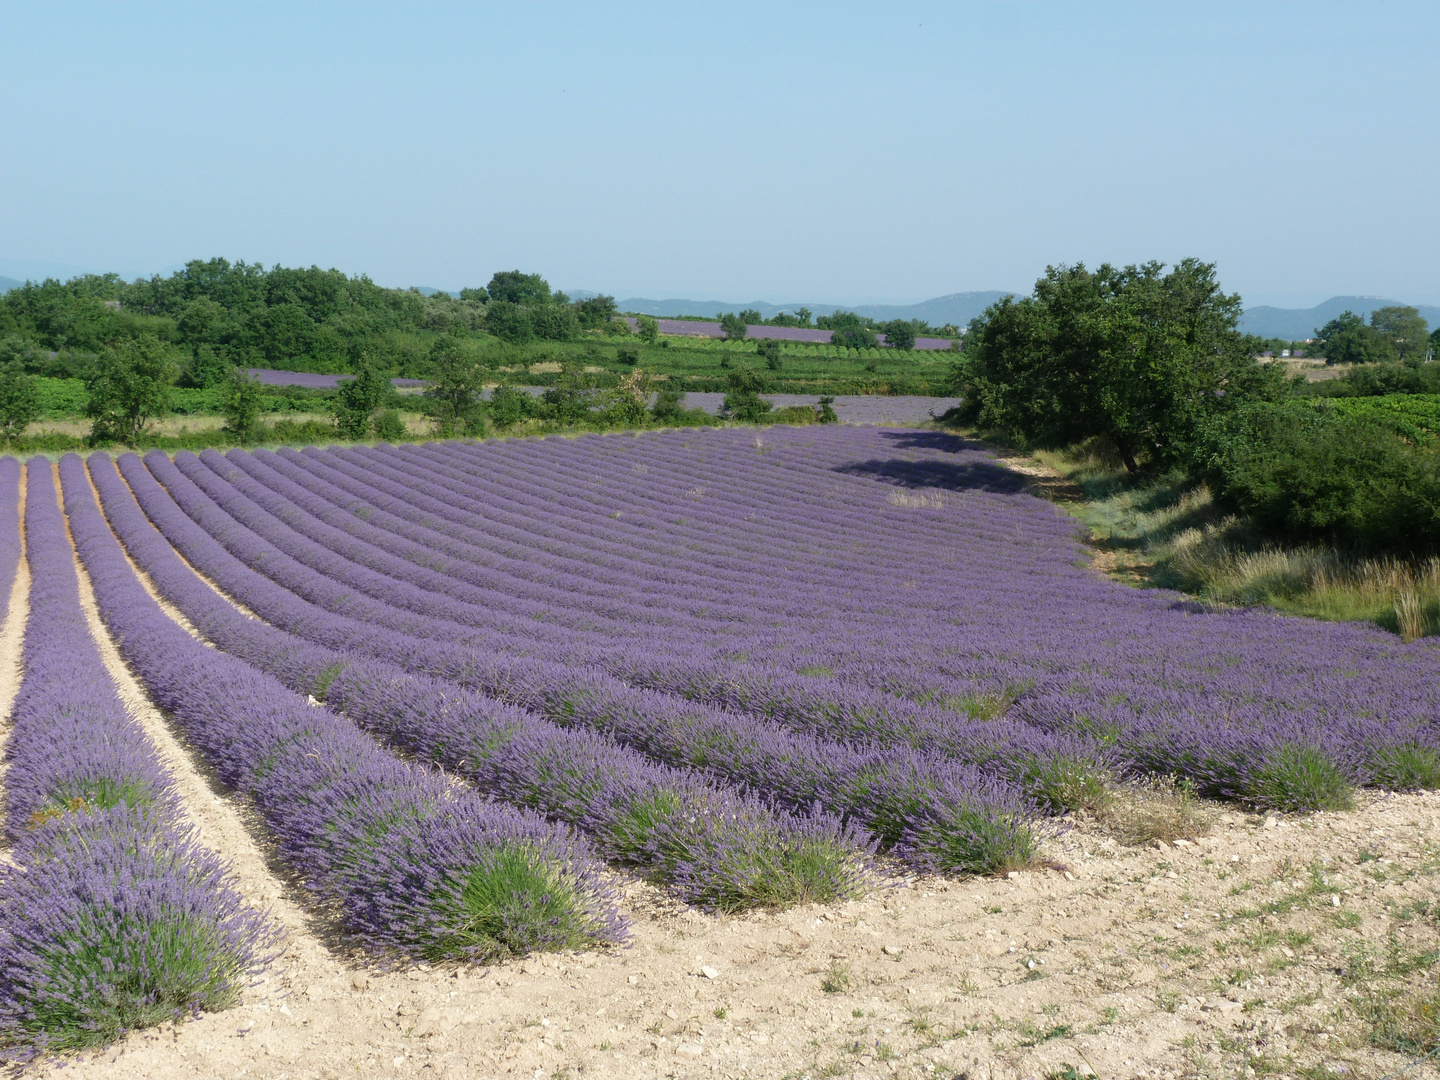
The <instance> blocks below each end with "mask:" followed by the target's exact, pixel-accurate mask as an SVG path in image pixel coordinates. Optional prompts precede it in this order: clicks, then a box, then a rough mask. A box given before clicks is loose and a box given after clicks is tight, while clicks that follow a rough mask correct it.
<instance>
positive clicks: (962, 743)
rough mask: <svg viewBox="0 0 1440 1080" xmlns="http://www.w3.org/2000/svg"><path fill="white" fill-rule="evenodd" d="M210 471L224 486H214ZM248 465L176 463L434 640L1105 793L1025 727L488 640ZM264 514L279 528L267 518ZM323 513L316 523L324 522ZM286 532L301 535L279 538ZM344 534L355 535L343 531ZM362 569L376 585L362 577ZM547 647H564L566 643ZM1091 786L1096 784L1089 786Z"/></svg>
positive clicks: (1081, 766)
mask: <svg viewBox="0 0 1440 1080" xmlns="http://www.w3.org/2000/svg"><path fill="white" fill-rule="evenodd" d="M202 464H203V465H204V466H205V467H208V468H209V469H210V470H211V471H212V472H213V473H215V476H213V477H212V476H208V475H207V474H206V473H205V471H204V469H202V468H201V467H200V466H201V465H202ZM246 464H248V465H250V466H251V467H252V468H253V469H254V470H255V472H256V473H259V474H260V475H262V476H263V475H264V472H263V466H260V465H258V464H256V463H255V462H253V461H249V460H248V459H246V458H244V457H240V458H239V459H238V460H236V461H233V462H232V461H231V460H230V459H228V458H225V457H222V456H220V455H219V454H215V453H213V452H211V451H207V452H205V453H204V454H202V455H201V457H200V459H199V461H198V462H197V461H196V460H195V459H194V458H188V457H186V456H183V455H177V456H176V459H175V466H176V467H177V468H179V469H180V470H181V472H183V473H184V474H185V475H186V476H187V477H188V478H190V479H191V480H192V481H194V482H196V483H197V484H198V485H199V486H200V487H201V489H202V490H204V491H205V492H206V493H207V494H208V495H210V497H211V499H212V500H214V501H216V503H217V505H219V506H220V507H221V509H223V510H225V511H226V512H227V513H229V514H231V515H233V516H234V517H235V518H236V520H238V521H240V522H241V523H242V524H244V525H246V526H247V527H249V528H251V529H258V530H260V532H259V535H260V536H261V537H262V538H263V539H265V540H268V541H270V542H271V543H274V544H276V545H277V546H283V549H284V550H285V551H286V552H288V553H290V554H291V555H292V556H293V557H295V558H297V559H300V560H302V561H303V562H304V563H305V564H306V565H307V566H310V567H311V568H313V569H315V570H317V571H318V572H320V573H322V574H325V575H326V576H327V577H330V578H332V579H333V580H338V581H340V582H341V583H343V584H345V585H349V586H353V587H355V588H356V589H359V590H361V591H363V592H364V593H366V594H367V595H369V596H371V597H372V598H374V599H376V600H378V601H380V602H382V603H385V604H387V605H390V606H395V607H401V608H404V609H405V610H408V611H414V612H416V613H417V614H423V615H426V616H431V617H433V618H434V619H435V620H436V623H435V624H434V625H433V626H431V627H429V628H428V629H429V635H435V634H443V635H444V636H447V637H449V636H450V628H451V627H453V629H454V632H456V633H459V634H462V635H467V637H466V638H465V640H466V641H467V643H469V644H474V645H476V646H478V647H482V648H485V649H493V650H497V651H502V652H509V653H514V654H518V655H522V656H526V655H528V656H531V657H534V658H537V659H543V660H546V661H549V662H551V663H556V664H563V665H567V666H577V665H579V666H585V665H593V666H595V667H598V668H600V669H601V670H603V671H606V672H607V673H608V674H611V675H615V676H617V677H619V678H621V679H624V680H625V681H626V682H628V683H630V684H632V685H639V686H642V687H645V688H647V689H651V690H657V691H662V692H665V693H678V694H680V695H681V696H683V697H685V698H687V699H690V700H694V701H699V702H704V703H707V704H710V705H715V706H719V707H722V708H726V709H730V710H732V711H742V712H755V713H758V714H759V715H762V716H765V717H768V718H770V719H772V720H775V721H777V722H779V723H782V724H784V725H785V726H787V727H790V728H793V729H795V730H798V731H802V732H806V733H809V734H814V735H818V736H820V737H823V738H827V739H843V740H846V741H853V742H860V743H865V744H871V745H878V746H910V747H915V748H925V749H928V750H932V751H939V752H941V753H944V754H948V755H950V756H953V757H956V758H959V759H961V760H963V761H966V762H968V763H970V764H974V765H984V766H987V767H989V768H990V769H992V770H994V771H997V772H1003V773H1006V774H1007V775H1009V776H1011V778H1012V779H1015V780H1017V781H1019V782H1021V783H1023V784H1024V785H1025V786H1026V787H1027V790H1030V791H1031V793H1032V794H1034V795H1036V796H1037V797H1039V798H1041V799H1042V800H1043V801H1045V802H1047V803H1048V804H1050V805H1053V806H1056V807H1066V806H1069V805H1071V804H1072V803H1073V801H1074V799H1075V798H1077V797H1080V798H1083V797H1084V794H1085V792H1086V791H1087V790H1089V789H1090V788H1092V787H1093V785H1094V784H1095V783H1098V780H1095V779H1093V778H1096V777H1098V776H1099V775H1101V774H1103V773H1104V772H1106V771H1107V762H1106V761H1105V760H1104V755H1103V754H1101V753H1100V752H1099V751H1098V749H1097V748H1096V747H1095V746H1094V745H1092V744H1090V743H1089V741H1088V740H1085V739H1083V738H1076V737H1074V736H1072V735H1051V736H1048V737H1047V736H1042V735H1039V734H1038V733H1036V732H1034V731H1030V730H1027V729H1026V728H1025V727H1024V726H1022V725H1016V724H1013V723H990V724H974V723H972V724H959V723H957V722H956V718H955V717H954V715H953V714H947V713H943V712H941V711H940V710H938V709H925V708H924V707H922V706H917V705H915V704H913V703H911V702H908V701H903V700H900V699H897V698H894V697H890V696H888V695H885V694H880V693H875V692H873V691H867V690H865V689H863V688H848V687H847V688H843V689H842V688H840V687H837V686H835V685H833V684H827V683H826V682H825V681H824V680H820V679H814V678H806V677H804V676H799V675H789V674H787V673H782V672H774V671H770V672H766V671H760V670H755V669H753V668H752V667H749V666H746V665H740V664H725V663H716V662H714V661H708V660H702V659H698V658H690V659H685V658H682V657H681V656H679V655H677V653H678V650H677V649H676V648H674V647H672V648H671V649H670V650H669V652H670V655H669V656H667V657H666V658H665V659H664V660H657V659H655V658H654V651H653V649H650V648H626V647H625V646H624V645H617V646H612V647H610V648H599V647H595V646H592V645H589V644H588V642H584V641H582V642H580V643H575V642H574V641H573V637H574V636H573V635H569V636H570V637H571V641H570V642H568V643H561V644H550V645H541V644H539V643H536V642H534V641H533V640H529V639H527V638H526V637H525V636H524V634H523V631H524V630H525V629H526V627H524V626H521V627H519V628H518V629H519V631H521V632H522V633H521V634H520V635H519V636H518V639H517V636H516V634H515V633H513V632H512V633H510V634H504V633H499V632H485V633H484V636H483V637H477V636H476V634H475V630H476V629H477V628H479V629H480V630H482V631H486V627H487V624H488V622H489V620H488V619H487V615H488V612H487V610H486V609H484V608H482V607H479V606H478V605H475V604H472V603H471V602H469V601H468V600H466V599H463V596H464V593H463V592H461V591H460V590H458V589H452V592H456V593H457V594H458V596H447V595H437V592H438V590H439V589H441V588H443V587H444V586H445V584H446V582H447V580H449V581H450V584H451V585H452V586H453V585H454V582H453V580H451V579H445V578H443V577H441V576H440V575H438V574H435V573H434V572H433V571H430V570H426V569H423V568H416V567H415V566H414V565H413V563H412V562H409V561H407V560H405V559H402V558H400V557H398V556H396V555H393V554H391V553H390V552H389V551H386V550H385V549H383V548H380V547H378V546H377V545H374V544H371V543H369V536H370V531H369V530H368V526H366V525H365V524H364V523H363V522H357V521H355V520H354V519H353V518H352V521H351V522H349V523H346V522H343V521H337V524H336V525H335V526H330V525H327V524H325V523H324V522H322V521H321V520H320V519H319V518H318V517H317V516H316V515H317V514H320V513H324V510H325V507H324V505H323V504H320V505H316V504H317V503H319V500H318V498H316V497H314V496H310V495H309V493H307V492H306V491H305V490H304V489H302V488H299V487H297V486H293V485H289V484H288V482H287V481H285V480H284V478H283V477H281V476H279V475H273V476H270V477H268V479H270V480H271V482H272V484H274V485H275V487H274V488H269V487H266V486H264V485H263V484H261V483H260V481H259V480H258V479H257V478H256V476H255V475H253V474H252V473H251V471H250V470H248V469H244V468H243V467H242V466H244V465H246ZM221 483H224V484H227V485H228V487H229V489H233V491H234V492H236V493H238V495H239V496H241V497H242V498H234V497H227V496H228V495H229V493H228V491H227V489H226V488H223V487H221ZM275 488H279V489H280V490H278V491H277V490H275ZM312 500H313V501H312ZM257 508H258V509H260V510H263V511H264V512H265V514H268V515H269V518H268V519H266V517H265V516H264V515H262V514H259V513H256V512H255V510H256V509H257ZM312 510H314V511H315V512H316V513H314V514H312V513H311V511H312ZM276 522H279V523H281V524H283V525H284V526H285V527H286V529H288V530H293V532H279V531H276V530H275V529H273V528H267V525H272V526H273V525H274V524H275V523H276ZM341 525H345V526H346V527H345V528H344V529H342V528H340V526H341ZM301 538H303V541H302V540H301ZM306 541H308V542H306ZM322 549H323V550H322ZM402 550H407V553H408V554H410V555H411V557H412V559H416V560H418V559H420V558H423V556H424V552H423V550H409V549H402ZM337 557H338V558H337ZM357 565H358V566H360V567H364V568H365V570H370V571H374V574H373V575H372V574H368V573H364V572H358V571H357ZM377 575H378V576H377ZM435 579H438V580H435ZM412 585H413V586H414V587H413V588H411V587H410V586H412ZM442 620H449V623H448V624H447V623H445V622H442ZM532 625H533V623H532ZM547 636H548V637H550V638H551V639H553V638H554V637H555V636H556V634H554V633H552V634H550V635H547ZM1087 776H1088V777H1090V778H1092V780H1091V781H1090V782H1089V783H1087V781H1086V777H1087Z"/></svg>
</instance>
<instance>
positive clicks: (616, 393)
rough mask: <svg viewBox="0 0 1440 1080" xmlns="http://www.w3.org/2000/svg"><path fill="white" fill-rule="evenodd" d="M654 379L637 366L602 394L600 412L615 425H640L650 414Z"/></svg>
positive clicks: (607, 420)
mask: <svg viewBox="0 0 1440 1080" xmlns="http://www.w3.org/2000/svg"><path fill="white" fill-rule="evenodd" d="M651 390H652V380H651V377H650V376H649V375H647V374H646V373H645V372H643V371H641V370H640V369H639V368H636V369H635V370H634V371H630V372H626V374H625V375H623V376H621V378H620V381H619V382H618V383H617V384H616V385H615V386H613V387H611V388H610V389H608V390H605V391H603V392H602V393H601V395H600V412H601V414H602V415H603V416H604V417H605V420H606V422H607V423H609V424H612V425H614V426H615V427H639V426H640V425H642V424H644V423H645V421H646V420H647V419H649V416H650V407H649V406H650V394H651Z"/></svg>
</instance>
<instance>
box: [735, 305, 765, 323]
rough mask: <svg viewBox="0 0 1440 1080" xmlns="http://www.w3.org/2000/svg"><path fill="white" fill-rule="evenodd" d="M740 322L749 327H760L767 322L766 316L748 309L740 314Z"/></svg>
mask: <svg viewBox="0 0 1440 1080" xmlns="http://www.w3.org/2000/svg"><path fill="white" fill-rule="evenodd" d="M740 321H741V322H743V323H745V324H746V325H747V326H760V325H762V324H763V323H764V322H765V316H763V315H761V314H760V312H758V311H756V310H755V309H754V308H746V309H745V310H744V311H742V312H740Z"/></svg>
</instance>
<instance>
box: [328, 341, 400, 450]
mask: <svg viewBox="0 0 1440 1080" xmlns="http://www.w3.org/2000/svg"><path fill="white" fill-rule="evenodd" d="M356 367H357V368H358V369H359V370H358V371H357V373H356V375H355V377H354V378H353V379H341V380H340V383H339V385H337V386H336V387H335V403H334V409H335V427H336V429H337V430H338V431H339V432H340V434H341V435H342V436H344V437H345V438H347V439H363V438H364V437H365V433H366V432H367V431H369V430H370V417H371V414H372V413H374V412H375V410H376V409H378V408H379V407H380V403H381V402H383V401H384V400H385V397H386V395H387V394H388V393H389V391H390V380H388V379H387V378H385V376H384V375H383V374H382V373H381V371H380V368H379V367H378V366H377V365H376V364H375V363H374V361H373V360H372V359H371V358H370V357H369V356H362V357H361V358H360V360H359V362H358V363H357V365H356Z"/></svg>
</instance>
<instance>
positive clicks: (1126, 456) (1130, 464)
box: [1115, 439, 1140, 476]
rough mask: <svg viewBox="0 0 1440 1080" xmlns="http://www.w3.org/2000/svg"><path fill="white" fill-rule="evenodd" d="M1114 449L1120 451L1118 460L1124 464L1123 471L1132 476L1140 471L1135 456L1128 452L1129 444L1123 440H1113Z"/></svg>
mask: <svg viewBox="0 0 1440 1080" xmlns="http://www.w3.org/2000/svg"><path fill="white" fill-rule="evenodd" d="M1115 449H1117V450H1119V451H1120V460H1121V461H1123V462H1124V463H1125V471H1126V472H1128V473H1129V474H1130V475H1131V476H1134V475H1135V474H1136V473H1138V472H1139V471H1140V466H1139V465H1138V464H1137V463H1136V461H1135V455H1134V454H1132V453H1131V452H1130V444H1129V443H1127V442H1126V441H1125V440H1124V439H1116V440H1115Z"/></svg>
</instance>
